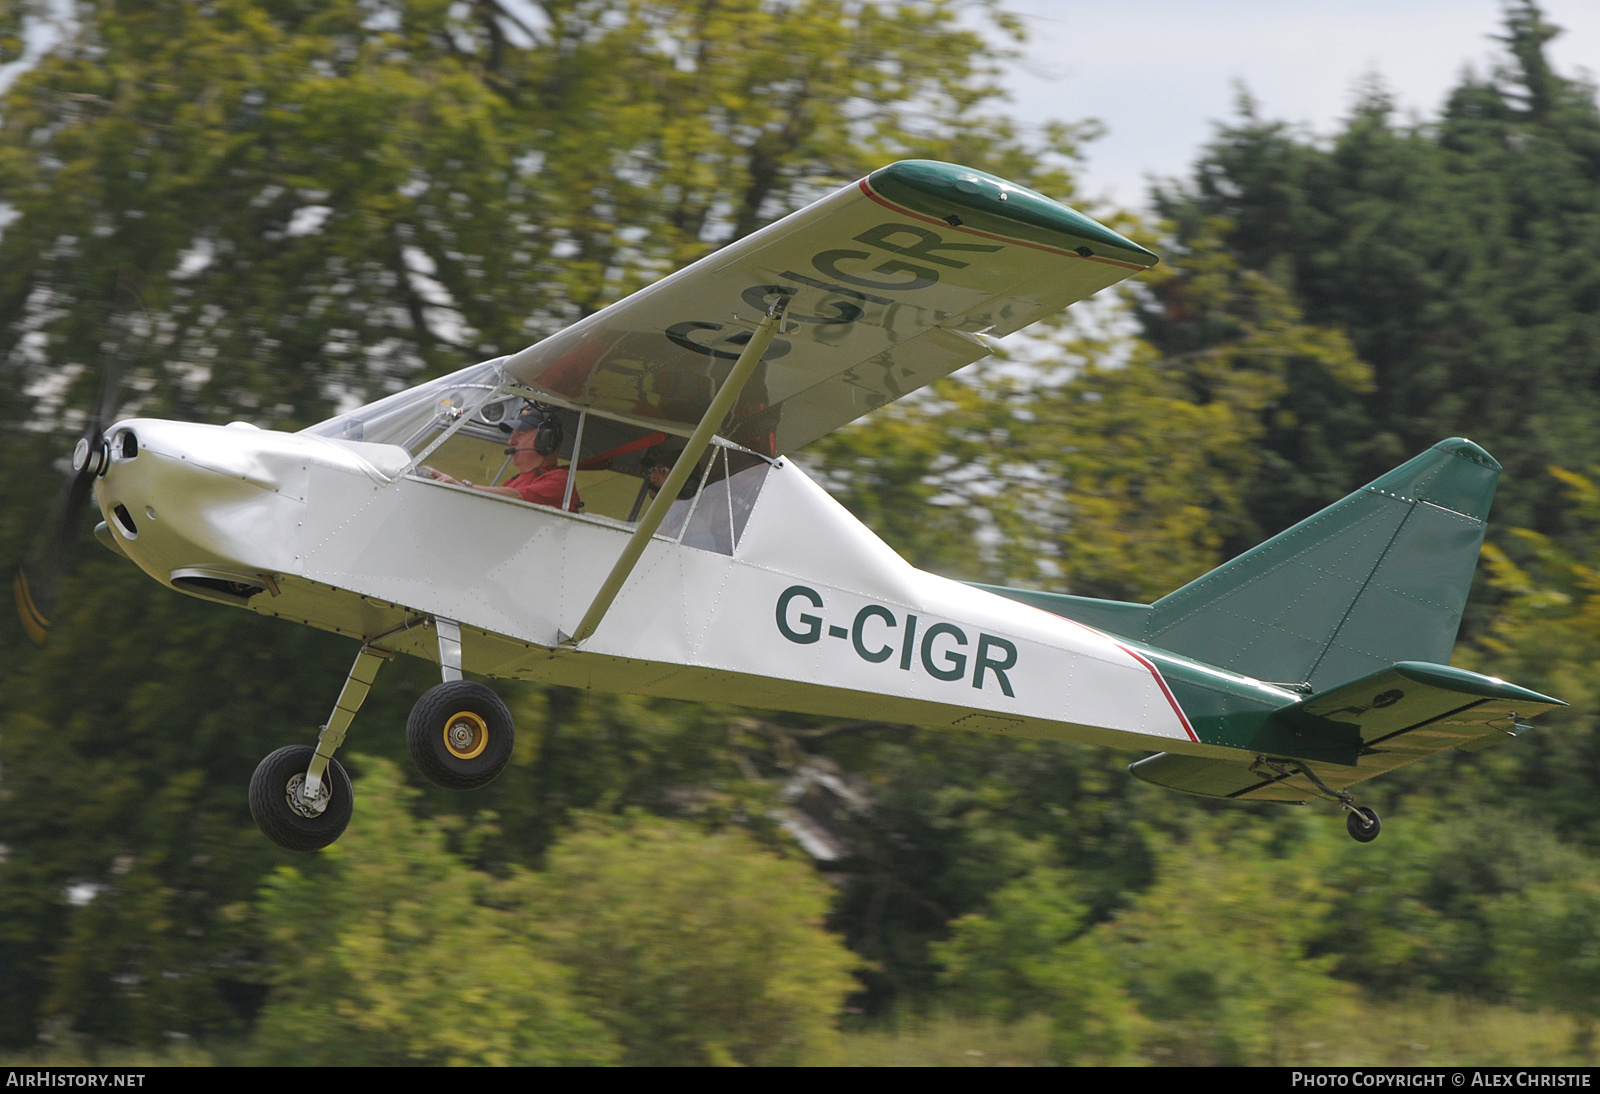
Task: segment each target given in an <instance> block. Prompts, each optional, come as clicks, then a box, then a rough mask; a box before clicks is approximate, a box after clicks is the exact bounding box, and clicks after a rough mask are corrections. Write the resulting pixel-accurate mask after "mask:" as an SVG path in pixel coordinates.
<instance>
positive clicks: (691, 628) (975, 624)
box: [96, 419, 1216, 754]
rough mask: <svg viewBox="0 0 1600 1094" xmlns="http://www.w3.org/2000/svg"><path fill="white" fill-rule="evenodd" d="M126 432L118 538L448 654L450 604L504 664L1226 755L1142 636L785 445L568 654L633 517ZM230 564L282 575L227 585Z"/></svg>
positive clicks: (596, 679)
mask: <svg viewBox="0 0 1600 1094" xmlns="http://www.w3.org/2000/svg"><path fill="white" fill-rule="evenodd" d="M125 429H126V430H132V431H133V432H134V434H135V435H136V437H137V454H136V455H135V456H133V458H131V459H130V458H125V457H123V456H122V455H120V454H114V457H113V460H112V463H111V466H110V468H109V469H108V471H107V473H106V475H105V477H104V478H103V479H101V480H99V482H98V483H97V485H96V497H97V499H98V501H99V504H100V508H101V511H102V513H103V514H104V515H105V518H106V520H107V522H108V524H109V525H110V527H111V529H112V530H113V533H114V535H115V536H116V540H117V543H118V545H119V546H120V547H121V548H122V550H123V551H124V552H125V553H126V554H127V555H128V557H129V558H131V559H133V561H134V562H136V563H137V564H138V565H139V566H140V567H141V568H142V569H144V570H145V571H146V572H147V573H149V574H150V575H151V576H152V577H154V578H156V579H157V580H159V581H161V582H163V583H164V584H167V585H169V586H172V587H174V588H179V589H182V590H184V591H188V592H198V593H199V594H200V595H212V596H213V598H215V599H222V600H233V602H237V603H240V604H244V605H245V606H248V607H249V608H250V609H251V610H254V611H257V612H259V613H261V614H264V615H273V616H279V617H282V618H286V619H291V620H295V621H298V622H303V623H307V624H309V625H311V626H316V627H321V628H324V629H328V630H334V631H338V632H340V633H343V634H348V635H350V636H351V637H353V638H358V639H360V640H363V641H373V642H374V643H375V644H376V645H378V646H379V647H382V648H385V649H389V650H394V651H398V652H407V653H412V654H415V655H417V656H421V657H425V658H428V659H430V660H437V659H438V656H439V655H438V646H437V639H436V636H435V632H434V629H433V626H432V620H433V618H434V617H438V618H443V619H449V620H454V621H456V622H458V623H459V624H460V625H461V632H462V640H463V659H464V667H465V668H466V669H467V671H469V672H475V673H480V674H483V675H488V676H502V677H513V678H517V679H523V680H535V681H540V682H545V683H556V684H564V685H569V686H574V687H584V688H598V689H602V690H605V691H614V692H631V693H639V694H646V695H659V696H668V697H674V698H680V699H696V700H704V701H713V702H725V703H734V704H742V705H748V706H755V707H761V708H766V709H775V710H790V711H797V712H804V713H815V714H825V715H831V716H841V717H858V718H870V719H878V720H885V721H895V722H904V723H909V724H915V725H924V726H930V727H944V728H959V729H971V730H979V731H984V732H990V733H1005V734H1015V735H1019V736H1029V737H1047V738H1056V739H1072V740H1082V741H1088V742H1092V743H1098V744H1108V745H1114V746H1121V747H1134V748H1161V749H1166V750H1168V751H1184V752H1192V753H1198V754H1208V753H1211V752H1213V751H1216V750H1214V749H1212V748H1209V747H1207V746H1204V745H1199V744H1197V743H1195V742H1194V740H1193V737H1192V734H1191V732H1190V731H1189V730H1188V728H1187V727H1186V725H1185V723H1184V720H1183V717H1182V715H1181V713H1180V712H1179V711H1178V710H1177V708H1176V706H1175V704H1174V703H1173V702H1172V701H1171V699H1170V698H1169V696H1168V694H1167V692H1166V690H1165V688H1164V687H1163V686H1162V683H1161V680H1160V678H1159V677H1158V676H1157V674H1156V672H1155V670H1154V669H1153V668H1152V667H1151V666H1150V665H1148V664H1147V663H1146V662H1145V661H1144V660H1143V659H1141V658H1139V657H1137V656H1135V654H1134V653H1133V651H1132V650H1131V649H1129V648H1127V646H1126V645H1125V644H1123V643H1121V642H1119V641H1118V640H1116V639H1114V638H1113V637H1111V636H1108V635H1105V634H1102V633H1100V632H1098V631H1095V630H1092V629H1090V628H1088V627H1085V626H1082V625H1080V624H1077V623H1073V622H1071V621H1069V620H1066V619H1062V618H1058V617H1056V616H1053V615H1050V614H1048V613H1045V612H1042V611H1038V610H1036V609H1034V608H1031V607H1028V606H1025V605H1023V604H1019V603H1016V602H1014V601H1010V600H1007V599H1004V598H1002V597H998V596H995V595H993V594H990V593H987V592H983V591H981V590H978V589H974V588H971V587H969V586H966V585H963V584H961V583H959V582H956V581H951V580H948V579H945V578H941V577H937V576H935V575H932V574H928V573H924V572H922V571H919V570H917V569H915V568H913V567H912V566H910V565H909V564H908V563H906V562H905V561H904V560H903V559H901V558H900V557H899V556H898V555H896V554H895V553H894V552H893V551H892V550H890V549H889V548H888V546H886V545H885V544H884V543H883V542H882V541H881V540H879V539H878V538H877V537H876V536H874V535H873V534H872V533H871V532H870V531H868V530H867V529H866V528H865V527H864V526H863V525H862V524H861V523H860V522H859V521H857V520H856V519H855V518H854V517H852V516H851V515H850V514H849V513H848V512H847V511H846V510H845V509H844V508H843V507H841V506H840V505H839V504H838V503H837V502H836V501H834V500H833V499H832V498H831V497H829V496H828V494H827V493H826V492H825V491H824V490H822V489H821V488H820V487H818V486H817V485H816V484H815V483H814V482H812V481H811V479H809V478H808V477H807V476H806V475H805V474H804V473H803V472H802V471H801V470H800V469H799V468H798V467H796V466H795V465H794V463H793V462H792V461H790V460H787V459H784V460H780V461H778V463H777V464H776V465H775V466H774V467H773V468H772V469H771V471H770V472H769V473H768V474H767V476H766V479H765V482H764V485H763V486H762V487H761V492H760V495H759V497H758V499H757V500H756V503H755V507H754V509H753V511H752V512H751V513H750V516H749V520H748V523H747V524H746V525H745V527H744V531H743V534H742V536H741V537H740V539H739V541H738V545H737V547H736V549H735V550H734V552H733V554H732V555H731V556H730V555H727V554H722V553H718V552H716V551H712V550H701V549H697V548H695V547H692V546H687V545H685V544H680V543H676V542H673V541H671V540H668V539H665V538H661V537H657V538H656V539H654V540H652V541H651V542H650V544H649V545H648V546H647V548H646V550H645V553H644V555H643V558H642V559H641V561H640V562H639V564H638V566H637V568H635V569H634V571H633V573H632V575H631V576H630V577H629V578H628V580H627V583H626V584H625V585H624V587H623V589H622V592H621V594H620V595H619V596H618V598H617V600H616V602H615V603H614V604H613V605H612V607H611V609H610V611H609V612H608V613H607V615H606V616H605V618H604V619H603V621H602V622H601V624H600V626H599V629H598V630H597V631H596V632H595V634H594V635H593V636H592V637H591V638H589V639H588V640H587V641H585V642H583V643H582V644H581V645H580V646H579V647H578V648H576V649H572V648H566V647H562V646H561V644H560V642H561V639H562V638H563V637H564V636H565V635H566V634H567V633H568V632H570V631H571V630H572V629H573V628H574V627H575V625H576V624H577V622H578V620H579V619H580V618H581V617H582V616H583V614H584V612H585V610H586V609H587V608H588V606H589V604H590V602H591V600H592V599H593V598H594V595H595V592H596V590H597V589H598V588H599V587H600V585H601V583H602V582H603V581H604V579H605V577H606V575H607V574H608V572H609V571H610V569H611V567H612V564H613V562H614V561H615V560H616V559H617V557H618V556H619V554H620V553H621V551H622V549H623V546H624V544H625V543H626V542H627V540H628V538H629V536H630V534H631V533H630V529H629V528H628V527H627V526H626V525H623V524H620V523H619V522H616V521H611V520H608V519H606V518H603V517H590V516H585V515H581V514H572V513H564V512H560V511H558V510H556V509H553V508H548V507H543V506H536V505H530V504H528V503H525V502H521V501H517V500H513V499H508V498H502V497H497V496H494V495H489V494H484V493H482V492H478V491H473V490H470V489H467V488H464V487H457V486H449V485H443V484H440V483H437V482H433V481H431V480H427V479H423V478H420V477H415V476H411V475H406V474H403V473H402V472H404V470H405V469H406V467H407V464H408V462H409V456H408V454H407V453H406V451H405V450H404V449H402V448H399V447H396V446H391V445H375V444H363V443H360V442H349V441H335V440H328V439H324V438H320V437H314V436H308V435H305V434H285V433H275V432H269V431H264V430H258V429H254V428H252V427H249V426H243V425H234V426H227V427H217V426H204V425H193V424H187V423H180V422H168V421H158V420H153V419H134V420H130V421H125V422H122V423H119V424H118V425H117V426H115V427H113V429H112V430H111V431H109V434H108V435H109V436H111V437H112V438H113V451H114V453H118V452H119V446H118V445H117V442H116V438H117V436H118V434H119V432H120V431H121V430H125ZM119 506H120V507H121V513H120V514H119V512H118V507H119ZM129 523H131V524H132V526H133V527H131V528H130V527H127V526H126V525H127V524H129ZM174 575H179V578H180V579H179V580H177V581H175V579H174ZM183 575H188V576H187V577H186V578H185V577H184V576H183ZM196 575H198V578H199V579H201V580H200V582H199V584H197V583H196ZM227 580H237V581H238V582H239V584H240V586H241V587H244V586H249V588H246V589H244V592H246V593H247V592H250V591H251V590H253V589H263V590H264V591H260V592H256V593H254V595H249V596H248V599H247V600H246V597H245V596H244V595H242V594H240V595H237V596H231V595H230V594H228V593H226V592H221V593H215V594H213V593H211V592H208V589H214V588H221V583H222V582H225V581H227Z"/></svg>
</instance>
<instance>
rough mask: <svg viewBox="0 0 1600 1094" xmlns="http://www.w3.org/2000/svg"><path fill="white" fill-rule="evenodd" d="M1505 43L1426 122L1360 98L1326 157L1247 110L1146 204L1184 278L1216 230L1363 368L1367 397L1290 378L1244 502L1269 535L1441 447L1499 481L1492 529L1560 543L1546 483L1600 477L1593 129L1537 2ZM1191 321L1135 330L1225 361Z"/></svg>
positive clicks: (1244, 106) (1165, 312) (1517, 12)
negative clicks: (1367, 369)
mask: <svg viewBox="0 0 1600 1094" xmlns="http://www.w3.org/2000/svg"><path fill="white" fill-rule="evenodd" d="M1505 27H1506V31H1505V36H1504V37H1503V38H1502V39H1501V40H1502V41H1503V42H1504V43H1505V45H1506V49H1507V56H1506V58H1505V60H1504V61H1503V62H1502V63H1501V64H1499V65H1498V66H1496V67H1495V68H1494V70H1493V71H1492V72H1491V73H1489V74H1488V75H1486V76H1485V75H1478V74H1474V73H1471V72H1469V73H1468V74H1467V76H1466V77H1464V79H1463V80H1462V82H1461V83H1460V84H1459V85H1458V87H1457V88H1456V89H1455V90H1454V91H1453V92H1452V94H1451V96H1450V98H1449V101H1448V103H1447V104H1446V106H1445V109H1444V111H1443V113H1442V115H1441V116H1440V117H1439V118H1438V119H1436V120H1432V121H1429V122H1425V123H1421V124H1416V125H1410V124H1406V123H1403V122H1402V121H1401V120H1399V119H1398V118H1397V117H1396V112H1395V109H1394V104H1393V102H1392V100H1391V98H1390V97H1389V95H1388V94H1387V93H1386V92H1385V91H1384V90H1383V89H1382V88H1381V87H1379V86H1374V85H1369V86H1367V87H1366V88H1365V89H1364V90H1363V91H1362V93H1361V95H1360V96H1359V98H1358V100H1357V101H1356V103H1355V104H1354V107H1353V110H1352V112H1351V115H1350V118H1349V120H1348V121H1347V122H1346V123H1345V125H1344V126H1343V127H1342V128H1341V130H1340V131H1339V132H1338V133H1336V134H1335V135H1334V137H1333V139H1332V140H1331V142H1329V143H1328V144H1327V145H1325V146H1324V145H1319V144H1318V143H1317V142H1315V141H1313V140H1312V139H1311V138H1309V137H1307V136H1305V135H1302V134H1300V133H1298V132H1296V131H1295V130H1294V129H1292V128H1291V127H1289V126H1287V125H1285V124H1283V123H1279V122H1273V121H1268V120H1265V119H1263V118H1261V117H1260V116H1259V114H1258V113H1257V110H1256V107H1255V105H1254V104H1253V103H1252V102H1251V101H1250V100H1249V99H1248V98H1242V100H1241V105H1240V112H1239V116H1238V118H1237V119H1236V121H1235V123H1234V124H1232V125H1229V126H1226V127H1224V128H1223V129H1222V130H1221V131H1220V133H1219V135H1218V138H1217V139H1216V140H1215V141H1214V142H1213V143H1212V144H1211V145H1210V146H1209V147H1208V148H1207V149H1206V150H1205V152H1204V154H1203V155H1202V156H1201V159H1200V162H1199V164H1198V166H1197V168H1196V171H1195V173H1194V176H1193V178H1192V180H1191V181H1190V182H1189V183H1187V184H1186V185H1184V186H1181V187H1176V188H1171V189H1167V190H1163V191H1161V192H1160V193H1158V195H1157V204H1158V207H1159V209H1160V211H1161V213H1162V215H1163V216H1165V217H1166V218H1167V219H1169V220H1170V221H1171V222H1172V224H1173V226H1174V232H1175V236H1176V242H1177V244H1178V247H1179V253H1178V255H1177V256H1176V260H1177V265H1179V266H1180V267H1181V266H1183V264H1184V257H1183V253H1184V251H1185V250H1187V249H1189V248H1191V247H1194V246H1204V244H1203V241H1204V240H1205V239H1206V238H1208V237H1209V236H1212V235H1214V234H1215V232H1214V228H1213V226H1214V225H1215V224H1216V223H1217V220H1216V218H1223V220H1224V221H1225V222H1226V227H1225V230H1224V231H1223V233H1222V236H1221V239H1222V242H1223V244H1224V246H1225V248H1226V250H1227V252H1228V254H1230V255H1231V256H1232V257H1233V258H1234V259H1235V260H1236V261H1237V262H1238V263H1239V265H1240V267H1241V268H1242V269H1245V270H1249V271H1255V272H1256V273H1257V274H1258V275H1260V276H1264V277H1266V278H1268V279H1270V280H1272V281H1273V282H1275V283H1276V284H1278V285H1280V286H1281V287H1282V288H1283V289H1285V290H1287V291H1288V293H1289V294H1290V296H1291V298H1292V299H1293V301H1294V302H1295V303H1296V304H1298V305H1299V306H1300V307H1301V308H1303V309H1304V312H1305V316H1306V320H1307V322H1309V323H1311V324H1315V325H1319V326H1327V327H1334V328H1338V329H1341V330H1343V331H1345V332H1346V333H1347V334H1348V336H1349V338H1350V341H1351V343H1352V344H1353V346H1354V348H1355V351H1356V353H1357V354H1358V355H1359V357H1360V358H1361V360H1363V361H1365V362H1368V363H1369V364H1370V365H1371V368H1372V377H1373V383H1372V385H1371V386H1370V388H1368V389H1367V390H1366V391H1364V392H1360V391H1352V390H1350V389H1347V388H1346V389H1341V388H1339V387H1338V386H1335V385H1332V384H1330V383H1329V382H1328V378H1327V377H1322V378H1319V377H1318V376H1317V375H1315V374H1311V373H1305V372H1303V371H1299V370H1296V371H1292V372H1291V373H1290V375H1289V377H1288V378H1289V381H1290V383H1289V387H1288V390H1287V391H1286V392H1285V394H1284V397H1283V398H1282V399H1281V400H1278V401H1276V402H1275V403H1274V404H1273V405H1272V406H1270V407H1269V408H1267V412H1266V414H1265V415H1264V417H1263V424H1264V426H1265V427H1266V433H1265V436H1264V441H1265V445H1266V448H1267V450H1268V457H1267V464H1266V470H1267V472H1268V473H1267V474H1264V475H1262V476H1260V477H1259V478H1258V479H1257V480H1256V483H1255V484H1254V485H1253V487H1252V488H1251V489H1250V491H1249V508H1250V511H1251V513H1252V514H1253V515H1254V516H1255V519H1256V522H1257V523H1258V524H1259V525H1260V526H1261V527H1262V530H1263V531H1266V532H1269V533H1270V532H1274V531H1277V530H1279V529H1281V528H1283V527H1286V526H1287V525H1288V524H1290V523H1292V522H1294V521H1295V520H1298V519H1300V518H1301V517H1304V516H1307V515H1309V514H1310V513H1311V512H1313V511H1315V510H1316V509H1318V508H1320V507H1321V506H1322V505H1325V504H1327V503H1328V502H1330V501H1332V500H1334V499H1336V498H1338V497H1339V496H1341V495H1343V494H1344V493H1346V492H1348V491H1349V490H1351V489H1353V488H1355V487H1357V486H1359V485H1360V484H1362V483H1363V482H1367V481H1370V480H1371V479H1372V478H1374V477H1376V476H1377V475H1378V474H1380V473H1382V472H1383V471H1385V470H1387V469H1388V468H1389V467H1391V466H1393V465H1394V464H1395V463H1397V462H1399V460H1401V459H1405V458H1408V457H1409V456H1411V455H1414V454H1415V453H1416V452H1418V451H1421V450H1422V449H1424V448H1426V447H1427V446H1429V445H1431V444H1433V443H1434V442H1436V441H1438V440H1439V439H1441V438H1443V437H1446V436H1450V435H1470V436H1472V437H1473V438H1474V439H1475V440H1477V441H1479V442H1480V443H1482V444H1484V445H1486V446H1487V447H1488V448H1489V449H1490V450H1491V451H1493V452H1495V453H1497V454H1498V456H1499V458H1500V459H1501V460H1502V462H1503V463H1504V464H1505V466H1506V475H1505V477H1504V479H1503V486H1502V490H1501V495H1500V499H1499V501H1498V502H1497V513H1498V514H1499V516H1498V518H1497V519H1501V520H1510V521H1512V522H1514V523H1517V524H1522V525H1526V526H1528V527H1534V528H1538V529H1540V530H1542V531H1547V532H1550V531H1558V530H1559V521H1560V519H1561V518H1560V511H1561V508H1562V507H1561V504H1560V498H1559V495H1558V493H1557V492H1556V491H1555V490H1553V489H1551V484H1549V482H1548V480H1546V478H1545V476H1544V474H1543V470H1544V468H1545V467H1546V466H1547V465H1549V464H1559V465H1563V466H1580V467H1581V466H1586V465H1588V464H1589V463H1591V462H1594V461H1595V460H1596V459H1600V449H1597V448H1596V444H1595V437H1596V436H1597V434H1596V432H1595V430H1594V428H1593V424H1594V422H1595V421H1596V419H1597V416H1600V402H1597V398H1600V397H1597V395H1596V392H1597V391H1600V384H1597V376H1596V373H1595V362H1596V361H1597V360H1600V356H1597V355H1596V353H1595V346H1596V345H1597V344H1600V295H1597V293H1596V286H1597V285H1600V268H1597V267H1596V264H1595V262H1594V260H1593V255H1594V254H1595V253H1596V252H1595V245H1596V243H1597V242H1600V236H1597V234H1596V233H1597V232H1600V186H1597V185H1596V183H1597V182H1600V108H1597V106H1596V101H1595V92H1594V88H1593V87H1592V86H1589V85H1587V84H1585V83H1583V82H1581V81H1578V80H1574V79H1570V78H1567V77H1563V76H1561V75H1559V74H1557V73H1556V72H1555V71H1554V70H1553V69H1552V68H1551V66H1550V64H1549V62H1548V60H1547V59H1546V57H1545V53H1544V48H1545V44H1546V43H1547V42H1548V41H1549V39H1550V38H1551V37H1552V36H1553V35H1554V34H1555V33H1557V32H1556V30H1555V28H1553V27H1551V26H1550V25H1549V24H1548V23H1547V22H1545V20H1544V17H1543V15H1542V14H1541V13H1540V12H1539V9H1538V8H1537V6H1536V5H1535V4H1533V3H1532V2H1531V0H1517V2H1515V3H1512V4H1509V5H1508V6H1507V10H1506V23H1505ZM1190 299H1191V294H1190V292H1189V291H1188V284H1187V279H1186V278H1179V279H1177V280H1175V281H1174V282H1172V283H1170V285H1169V286H1167V288H1166V291H1165V292H1163V293H1159V294H1157V296H1156V297H1155V298H1153V299H1152V300H1151V301H1150V303H1149V305H1148V306H1147V307H1146V308H1145V309H1144V311H1143V319H1144V323H1145V330H1146V336H1147V337H1149V338H1150V339H1151V341H1152V342H1153V343H1154V344H1155V345H1156V346H1157V347H1158V348H1159V349H1160V350H1162V351H1163V352H1166V353H1172V352H1177V351H1179V350H1180V348H1181V347H1185V346H1186V345H1188V344H1189V343H1188V342H1186V341H1185V338H1186V337H1195V336H1198V337H1199V338H1200V339H1201V340H1202V341H1204V342H1207V343H1209V342H1211V341H1213V340H1215V336H1214V335H1212V334H1211V333H1209V332H1207V331H1205V330H1204V329H1200V330H1192V329H1191V328H1186V327H1184V326H1182V325H1181V324H1180V325H1177V326H1175V325H1174V324H1173V323H1172V321H1171V315H1172V314H1173V313H1174V312H1175V311H1176V312H1179V313H1187V312H1189V311H1191V310H1192V309H1191V308H1190V306H1189V302H1190Z"/></svg>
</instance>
